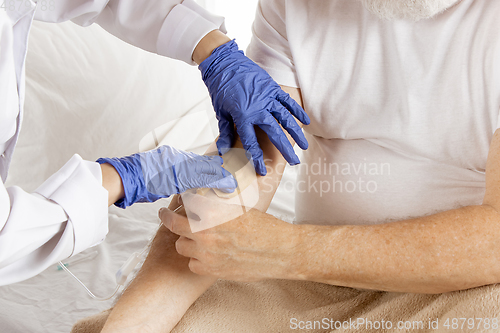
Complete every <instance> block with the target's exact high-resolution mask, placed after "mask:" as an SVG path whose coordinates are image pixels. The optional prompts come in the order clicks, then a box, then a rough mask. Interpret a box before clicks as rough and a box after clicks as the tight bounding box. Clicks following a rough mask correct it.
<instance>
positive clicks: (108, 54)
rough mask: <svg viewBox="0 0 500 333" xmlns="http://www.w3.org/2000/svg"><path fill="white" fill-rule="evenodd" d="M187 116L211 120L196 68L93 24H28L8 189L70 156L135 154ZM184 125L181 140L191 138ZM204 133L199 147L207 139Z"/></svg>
mask: <svg viewBox="0 0 500 333" xmlns="http://www.w3.org/2000/svg"><path fill="white" fill-rule="evenodd" d="M201 110H207V111H206V112H201V113H200V112H199V111H201ZM193 112H194V113H198V114H200V115H203V116H202V117H201V118H199V121H200V122H204V123H205V122H207V115H208V116H209V117H210V118H211V120H212V121H213V119H214V118H213V111H212V106H211V103H210V98H209V97H208V92H207V89H206V87H205V85H204V84H203V82H202V80H201V75H200V73H199V71H198V69H197V68H196V67H193V66H189V65H187V64H185V63H182V62H180V61H176V60H172V59H168V58H165V57H161V56H158V55H156V54H152V53H149V52H146V51H143V50H140V49H138V48H136V47H133V46H131V45H129V44H127V43H125V42H123V41H121V40H119V39H117V38H116V37H114V36H112V35H111V34H109V33H107V32H106V31H105V30H103V29H102V28H101V27H99V26H98V25H95V24H94V25H92V26H90V27H87V28H83V27H80V26H78V25H76V24H74V23H72V22H66V23H61V24H53V23H43V22H34V24H33V28H32V31H31V34H30V39H29V51H28V56H27V63H26V101H25V116H24V121H23V125H22V130H21V135H20V139H19V143H18V145H17V148H16V151H15V154H14V159H13V161H12V164H11V168H10V173H9V178H8V184H10V185H19V186H21V187H22V188H23V189H25V190H28V191H32V190H34V189H35V188H36V187H37V186H38V185H40V184H41V183H42V182H43V181H44V180H45V179H46V178H48V177H49V176H50V175H51V174H52V173H54V172H55V171H57V170H58V169H59V168H60V167H61V166H62V165H63V164H64V163H65V162H66V161H67V160H68V159H69V158H70V157H71V156H72V155H73V154H75V153H78V154H80V155H81V156H82V157H83V158H84V159H88V160H95V159H97V158H99V157H104V156H109V157H111V156H123V155H128V154H131V153H134V152H137V151H139V143H140V142H141V139H142V138H143V137H144V136H145V135H147V134H148V133H150V132H151V131H152V130H153V129H154V128H156V127H159V126H161V125H163V124H165V123H167V122H169V121H173V120H175V119H178V118H179V117H182V116H183V115H186V114H188V113H193ZM184 123H186V122H184ZM184 126H185V128H184V129H183V130H182V131H180V133H181V134H184V135H185V136H186V137H187V138H190V137H192V136H193V135H195V133H193V132H192V131H191V130H190V125H189V123H187V125H186V124H185V125H184ZM199 128H200V126H197V130H199ZM210 132H211V134H210V135H208V136H206V135H205V137H204V138H203V140H202V141H207V140H208V141H211V140H213V137H214V134H216V133H213V132H214V130H211V131H210ZM163 134H166V133H163ZM162 139H163V138H159V141H162ZM166 141H168V140H166ZM175 141H179V139H177V140H175ZM180 141H182V140H180ZM191 141H192V140H191ZM162 143H167V144H168V142H165V140H163V142H162ZM206 143H208V142H202V143H200V142H198V143H196V145H197V146H199V145H203V144H206ZM143 146H144V145H143ZM150 148H152V147H150ZM179 148H182V149H188V148H189V147H186V146H184V147H179Z"/></svg>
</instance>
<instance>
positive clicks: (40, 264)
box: [0, 155, 108, 285]
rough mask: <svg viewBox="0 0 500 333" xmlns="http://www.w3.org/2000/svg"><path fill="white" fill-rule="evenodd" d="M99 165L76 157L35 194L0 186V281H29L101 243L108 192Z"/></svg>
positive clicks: (104, 230)
mask: <svg viewBox="0 0 500 333" xmlns="http://www.w3.org/2000/svg"><path fill="white" fill-rule="evenodd" d="M101 184H102V175H101V169H100V167H99V164H97V163H95V162H89V161H84V160H82V158H81V157H80V156H78V155H74V156H73V157H72V158H71V159H70V160H69V161H68V162H67V163H66V164H65V165H64V166H63V167H62V168H61V169H60V170H59V171H58V172H56V173H55V174H54V175H52V176H51V177H50V178H49V179H47V180H46V181H45V182H44V183H43V184H42V185H41V186H40V187H39V188H38V189H37V190H36V191H35V192H34V193H27V192H25V191H23V190H22V189H20V188H19V187H16V186H13V187H9V188H6V187H5V186H4V185H3V184H1V185H0V285H6V284H11V283H15V282H19V281H22V280H25V279H28V278H30V277H32V276H35V275H37V274H39V273H40V272H42V271H43V270H45V269H46V268H47V267H49V266H50V265H53V264H54V263H55V262H57V261H59V260H62V259H65V258H67V257H69V256H71V255H74V254H77V253H79V252H81V251H83V250H85V249H86V248H88V247H91V246H93V245H96V244H98V243H100V242H101V241H102V240H103V239H104V237H105V236H106V234H107V232H108V222H107V218H108V209H107V202H108V193H107V191H106V190H105V189H104V188H103V187H102V185H101Z"/></svg>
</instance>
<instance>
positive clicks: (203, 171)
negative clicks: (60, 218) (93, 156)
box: [97, 146, 237, 208]
mask: <svg viewBox="0 0 500 333" xmlns="http://www.w3.org/2000/svg"><path fill="white" fill-rule="evenodd" d="M97 162H98V163H99V164H103V163H109V164H111V165H112V166H113V167H114V168H115V169H116V171H117V172H118V174H119V175H120V177H121V179H122V183H123V189H124V192H125V197H124V198H123V199H120V200H118V201H117V202H116V203H115V205H116V206H118V207H121V208H125V207H128V206H130V205H132V204H134V203H136V202H154V201H156V200H158V199H160V198H166V197H169V196H170V195H172V194H178V193H183V192H185V191H186V190H188V189H191V188H217V189H219V190H222V191H224V192H228V193H230V192H233V191H234V189H235V188H236V186H237V183H236V180H235V179H234V178H233V176H232V175H231V174H230V173H229V172H228V171H226V170H224V168H222V166H221V164H222V158H221V157H219V156H202V155H197V154H194V153H189V152H185V151H181V150H177V149H175V148H172V147H169V146H161V147H159V148H157V149H153V150H150V151H146V152H143V153H138V154H134V155H130V156H126V157H122V158H116V157H114V158H100V159H98V160H97Z"/></svg>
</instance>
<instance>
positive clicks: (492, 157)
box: [292, 130, 500, 293]
mask: <svg viewBox="0 0 500 333" xmlns="http://www.w3.org/2000/svg"><path fill="white" fill-rule="evenodd" d="M297 232H298V233H299V234H300V235H301V236H300V237H299V239H300V243H301V245H300V246H299V247H298V250H299V252H298V255H297V262H296V266H295V268H296V270H295V278H302V279H307V280H312V281H318V282H324V283H329V284H336V285H342V286H351V287H358V288H369V289H381V290H388V291H401V292H415V293H442V292H447V291H454V290H460V289H467V288H473V287H478V286H482V285H488V284H493V283H499V282H500V264H499V263H500V242H499V241H498V240H499V239H500V130H497V131H496V132H495V134H494V137H493V140H492V142H491V145H490V151H489V155H488V161H487V165H486V194H485V196H484V200H483V204H482V205H480V206H467V207H463V208H459V209H454V210H449V211H445V212H442V213H439V214H435V215H430V216H425V217H421V218H416V219H411V220H406V221H400V222H392V223H386V224H381V225H371V226H341V227H318V226H301V227H300V228H299V230H298V231H297ZM311 262H314V263H316V264H313V265H311V264H307V263H311ZM292 278H293V277H292Z"/></svg>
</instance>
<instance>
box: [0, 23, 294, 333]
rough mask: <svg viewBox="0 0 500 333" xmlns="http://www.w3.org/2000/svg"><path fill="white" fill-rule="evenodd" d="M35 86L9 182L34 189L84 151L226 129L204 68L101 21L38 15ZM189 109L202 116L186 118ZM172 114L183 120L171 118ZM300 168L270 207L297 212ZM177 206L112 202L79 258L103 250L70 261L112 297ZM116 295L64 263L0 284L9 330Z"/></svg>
mask: <svg viewBox="0 0 500 333" xmlns="http://www.w3.org/2000/svg"><path fill="white" fill-rule="evenodd" d="M26 84H27V93H26V103H25V106H26V108H25V110H26V113H25V120H24V124H23V129H22V131H21V136H20V139H19V144H18V146H17V149H16V152H15V154H14V159H13V162H12V165H11V169H10V175H9V178H8V182H7V183H8V185H18V186H21V187H22V188H23V189H25V190H28V191H32V190H34V189H35V188H36V187H37V186H38V185H40V184H41V183H42V182H43V181H44V180H45V179H46V178H47V177H48V176H50V175H51V174H52V173H53V172H55V171H56V170H57V169H58V168H60V167H61V166H62V165H63V164H64V163H65V162H66V161H67V160H68V159H69V158H70V157H71V156H72V155H73V154H74V153H79V154H80V155H81V156H82V157H83V158H85V159H88V160H95V159H97V158H98V157H101V156H123V155H127V154H130V153H134V152H136V151H138V150H139V149H146V148H150V146H151V144H152V143H151V142H153V143H154V139H151V138H152V134H151V133H153V131H154V134H155V136H156V140H157V141H158V142H164V143H170V144H172V145H174V146H177V147H178V148H181V149H186V150H192V151H195V152H198V153H201V152H203V151H204V149H206V147H207V145H208V144H209V143H210V142H211V141H212V140H213V138H214V135H215V134H216V129H215V127H214V126H215V119H214V117H213V111H211V104H210V99H209V97H208V94H207V91H206V88H205V86H204V85H203V82H202V81H201V80H200V74H199V73H198V70H197V69H196V68H195V67H190V66H188V65H186V64H183V63H181V62H178V61H174V60H170V59H165V58H162V57H159V56H157V55H154V54H150V53H147V52H143V51H141V50H138V49H136V48H134V47H132V46H130V45H128V44H125V43H123V42H121V41H119V40H118V39H116V38H115V37H113V36H111V35H109V34H107V33H106V32H105V31H103V30H102V29H101V28H100V27H98V26H95V25H93V26H91V27H88V28H82V27H79V26H77V25H75V24H73V23H70V22H68V23H63V24H47V23H41V22H35V23H34V26H33V30H32V33H31V37H30V48H29V52H28V58H27V80H26ZM184 115H191V117H194V118H190V119H195V120H194V121H191V120H190V121H185V119H184V120H182V116H184ZM193 115H194V116H193ZM197 115H198V116H197ZM125 119H126V121H125ZM179 119H180V120H179ZM196 119H198V121H196ZM172 122H174V123H177V125H176V126H174V127H171V126H170V125H165V124H171V123H172ZM193 124H195V125H193ZM195 133H198V134H195ZM200 133H201V134H200ZM181 135H184V137H182V136H181ZM151 140H153V141H151ZM290 169H291V170H292V171H288V172H287V173H286V174H285V177H284V184H285V185H288V186H281V187H280V189H279V190H278V194H277V195H276V197H275V200H274V201H273V204H272V207H271V208H270V210H269V212H270V213H272V214H274V215H278V216H281V217H284V218H286V219H288V220H291V219H293V207H292V206H293V201H294V196H293V189H292V186H290V185H291V184H293V181H294V173H293V168H289V170H290ZM167 204H168V200H167V199H163V200H160V201H158V202H156V203H153V204H137V205H135V206H132V207H130V208H128V209H126V210H122V209H119V208H116V207H111V208H110V210H109V223H110V227H109V230H110V232H109V234H108V236H107V238H106V240H105V241H104V242H103V243H102V244H100V245H99V246H97V247H94V248H92V249H89V250H87V251H85V252H83V253H81V254H79V255H78V256H76V257H75V258H72V259H71V260H76V259H78V258H86V256H88V254H92V256H95V257H94V258H93V259H89V258H87V259H83V260H82V261H80V262H77V263H75V264H71V263H70V265H69V268H70V269H71V270H72V271H73V272H74V273H75V274H76V275H77V276H78V277H79V278H80V279H81V280H82V281H84V282H85V283H86V284H87V285H88V286H89V287H90V288H91V290H92V291H94V292H95V293H96V294H97V295H98V296H104V295H109V294H110V293H111V292H112V291H113V289H114V286H115V280H114V274H115V272H116V271H117V269H118V268H119V267H120V266H121V265H122V263H123V262H124V261H125V260H126V259H127V258H128V257H129V255H130V254H131V253H133V252H135V251H137V250H139V249H141V248H143V247H144V245H145V244H146V243H147V241H148V239H149V237H150V236H151V235H152V234H153V233H154V231H155V230H156V228H157V225H158V218H157V211H158V209H159V208H160V207H163V206H166V205H167ZM96 251H97V253H96ZM112 302H113V300H109V301H106V302H98V301H94V300H92V299H91V298H90V297H88V296H87V294H86V292H85V291H84V290H83V289H82V288H81V287H80V286H79V285H78V284H77V283H76V282H75V281H74V280H73V279H72V278H71V277H70V276H69V275H67V274H66V273H65V272H63V271H61V270H57V268H56V265H54V266H53V267H51V268H49V269H47V270H46V271H45V272H43V273H42V274H40V275H38V276H36V277H34V278H31V279H29V280H27V281H24V282H20V283H17V284H14V285H10V286H4V287H0V331H1V332H6V333H15V332H23V333H27V332H51V333H58V332H69V331H70V328H71V326H72V325H73V323H74V322H75V321H77V320H78V319H80V318H83V317H86V316H88V315H92V314H95V313H97V312H99V311H101V310H104V309H106V308H108V307H109V306H111V304H112Z"/></svg>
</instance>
